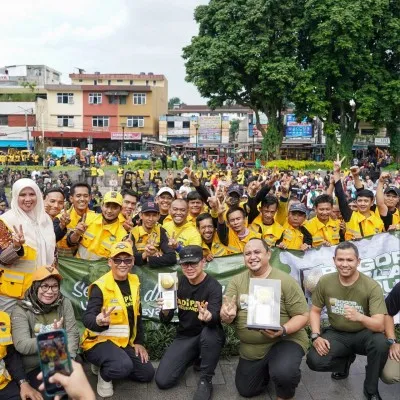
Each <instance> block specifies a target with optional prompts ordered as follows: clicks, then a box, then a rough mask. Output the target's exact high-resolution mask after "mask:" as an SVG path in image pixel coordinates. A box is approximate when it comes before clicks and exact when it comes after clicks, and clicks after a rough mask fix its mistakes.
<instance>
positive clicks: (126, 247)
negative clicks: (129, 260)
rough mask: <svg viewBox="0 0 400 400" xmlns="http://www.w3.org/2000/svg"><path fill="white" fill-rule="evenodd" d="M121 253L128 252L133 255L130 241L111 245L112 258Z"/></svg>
mask: <svg viewBox="0 0 400 400" xmlns="http://www.w3.org/2000/svg"><path fill="white" fill-rule="evenodd" d="M120 253H128V254H129V255H131V256H133V249H132V246H131V244H130V243H129V242H118V243H114V244H113V245H112V246H111V250H110V258H113V257H115V256H116V255H118V254H120Z"/></svg>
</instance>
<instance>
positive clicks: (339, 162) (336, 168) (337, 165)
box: [333, 153, 346, 172]
mask: <svg viewBox="0 0 400 400" xmlns="http://www.w3.org/2000/svg"><path fill="white" fill-rule="evenodd" d="M345 158H346V156H344V157H343V158H342V159H341V160H340V156H339V153H337V155H336V161H334V162H333V171H334V172H340V168H341V167H342V162H343V161H344V160H345Z"/></svg>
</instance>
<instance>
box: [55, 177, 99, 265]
mask: <svg viewBox="0 0 400 400" xmlns="http://www.w3.org/2000/svg"><path fill="white" fill-rule="evenodd" d="M90 194H91V189H90V186H89V185H88V184H87V183H84V182H78V183H75V184H73V185H72V186H71V190H70V202H71V203H72V207H71V208H70V209H69V210H68V211H67V212H66V214H68V216H69V219H70V221H69V222H68V223H67V224H66V226H65V227H64V228H63V225H64V223H62V220H63V219H65V218H66V217H63V214H58V215H57V216H56V217H55V218H54V220H53V226H54V232H55V233H56V238H57V239H58V237H59V235H61V234H60V232H63V236H62V239H61V240H60V239H58V241H57V251H58V255H60V256H69V257H72V256H73V255H74V254H75V252H76V246H69V245H68V243H67V236H68V235H69V234H71V233H72V232H73V231H74V230H75V228H76V227H77V225H78V223H80V222H81V221H84V220H85V219H86V217H88V216H93V215H95V213H94V212H93V211H90V210H89V208H88V206H89V201H90ZM65 221H67V220H65Z"/></svg>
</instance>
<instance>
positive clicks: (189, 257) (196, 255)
mask: <svg viewBox="0 0 400 400" xmlns="http://www.w3.org/2000/svg"><path fill="white" fill-rule="evenodd" d="M202 259H203V249H202V248H201V246H196V245H191V246H185V247H184V248H183V249H182V250H181V251H180V252H179V264H185V263H197V262H199V261H201V260H202Z"/></svg>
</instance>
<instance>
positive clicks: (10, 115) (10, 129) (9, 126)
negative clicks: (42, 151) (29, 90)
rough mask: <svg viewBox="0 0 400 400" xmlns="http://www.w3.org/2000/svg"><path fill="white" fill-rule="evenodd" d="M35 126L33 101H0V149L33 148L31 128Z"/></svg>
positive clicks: (34, 104)
mask: <svg viewBox="0 0 400 400" xmlns="http://www.w3.org/2000/svg"><path fill="white" fill-rule="evenodd" d="M35 126H36V103H35V102H0V151H5V152H6V151H7V150H8V149H9V148H25V149H26V148H28V147H29V148H30V149H33V146H34V142H33V140H32V130H33V129H34V127H35Z"/></svg>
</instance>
